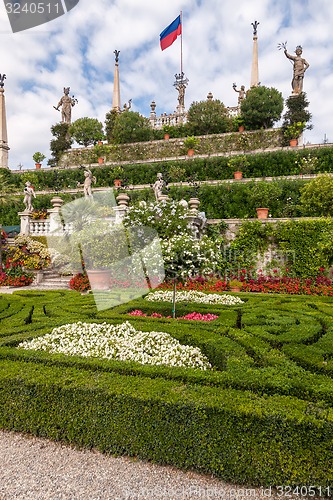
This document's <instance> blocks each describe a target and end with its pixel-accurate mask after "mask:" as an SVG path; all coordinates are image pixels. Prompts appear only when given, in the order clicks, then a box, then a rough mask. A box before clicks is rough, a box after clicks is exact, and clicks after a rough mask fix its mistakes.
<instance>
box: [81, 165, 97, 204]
mask: <svg viewBox="0 0 333 500" xmlns="http://www.w3.org/2000/svg"><path fill="white" fill-rule="evenodd" d="M84 177H85V179H84V183H83V192H84V196H85V198H91V197H92V189H91V184H92V183H94V184H95V183H96V177H95V176H94V175H93V174H92V172H91V170H89V169H88V170H85V172H84Z"/></svg>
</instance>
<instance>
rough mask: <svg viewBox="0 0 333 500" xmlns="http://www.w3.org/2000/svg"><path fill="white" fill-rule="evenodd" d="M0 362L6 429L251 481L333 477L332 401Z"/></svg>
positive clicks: (316, 481)
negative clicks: (327, 404)
mask: <svg viewBox="0 0 333 500" xmlns="http://www.w3.org/2000/svg"><path fill="white" fill-rule="evenodd" d="M0 366H1V368H2V373H3V376H2V378H1V379H0V386H1V391H0V406H1V408H2V411H1V413H0V426H1V427H3V428H6V429H10V430H14V431H20V432H29V433H32V434H35V435H37V436H42V437H48V438H50V439H55V440H61V441H65V442H68V443H71V444H76V445H78V446H84V447H88V448H97V449H99V450H100V451H102V452H106V453H113V454H116V455H119V454H126V455H130V456H137V457H139V458H140V459H145V460H151V461H153V462H156V463H161V464H172V465H174V466H177V467H181V468H191V469H195V470H198V471H200V472H204V473H209V474H214V475H216V476H217V477H220V478H222V479H224V480H227V481H231V482H237V483H241V484H243V483H246V484H252V485H278V484H289V485H295V486H296V485H301V484H302V485H304V484H307V485H316V486H321V487H326V486H328V485H329V484H330V479H331V478H332V477H333V476H332V475H333V451H332V448H331V446H330V442H332V439H333V426H332V421H333V412H332V410H331V409H329V408H327V407H325V406H324V405H320V404H317V405H314V404H310V403H307V402H304V401H300V400H296V399H294V398H292V397H286V396H271V397H258V396H256V395H254V394H250V393H246V392H239V391H236V390H231V389H230V390H228V389H226V390H223V389H220V388H219V389H218V390H217V389H216V388H210V387H204V388H202V387H199V386H191V385H184V384H179V383H176V382H174V381H166V380H161V379H153V380H151V379H146V378H145V379H143V378H141V377H135V378H133V377H124V376H122V375H116V374H114V373H113V374H107V373H98V374H96V375H94V374H93V375H92V374H91V373H87V372H85V371H84V370H76V369H74V368H66V369H64V367H54V366H53V367H52V368H51V367H46V366H40V365H39V366H38V367H36V365H34V364H31V363H24V364H22V363H20V362H13V361H11V362H9V361H7V362H6V361H4V360H2V361H1V363H0ZM324 419H325V420H324Z"/></svg>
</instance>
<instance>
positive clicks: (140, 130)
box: [112, 111, 152, 144]
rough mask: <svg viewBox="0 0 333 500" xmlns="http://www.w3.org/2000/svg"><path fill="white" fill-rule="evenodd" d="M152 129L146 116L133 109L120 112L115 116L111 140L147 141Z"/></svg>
mask: <svg viewBox="0 0 333 500" xmlns="http://www.w3.org/2000/svg"><path fill="white" fill-rule="evenodd" d="M151 138H152V129H151V127H150V124H149V120H148V118H145V117H144V116H142V115H140V113H137V112H134V111H126V113H120V114H118V116H117V117H116V120H115V124H114V127H113V131H112V141H113V142H114V143H116V144H123V143H127V142H140V141H149V140H150V139H151Z"/></svg>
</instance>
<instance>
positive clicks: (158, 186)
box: [153, 172, 165, 201]
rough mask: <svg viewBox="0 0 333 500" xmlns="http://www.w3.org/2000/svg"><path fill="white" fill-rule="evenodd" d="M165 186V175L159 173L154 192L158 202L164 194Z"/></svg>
mask: <svg viewBox="0 0 333 500" xmlns="http://www.w3.org/2000/svg"><path fill="white" fill-rule="evenodd" d="M164 186H165V182H164V180H163V175H162V174H161V173H160V172H159V173H158V174H157V179H156V181H155V183H154V184H153V190H154V193H155V198H156V201H159V197H160V196H161V195H162V194H163V188H164Z"/></svg>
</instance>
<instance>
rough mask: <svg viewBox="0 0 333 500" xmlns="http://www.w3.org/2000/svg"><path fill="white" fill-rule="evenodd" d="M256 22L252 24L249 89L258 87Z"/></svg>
mask: <svg viewBox="0 0 333 500" xmlns="http://www.w3.org/2000/svg"><path fill="white" fill-rule="evenodd" d="M258 24H259V23H258V21H254V23H252V26H253V50H252V70H251V85H250V86H251V88H252V87H258V85H259V67H258V35H257V27H258Z"/></svg>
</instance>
